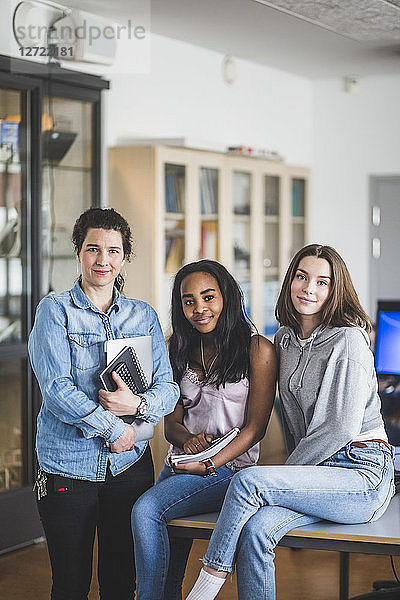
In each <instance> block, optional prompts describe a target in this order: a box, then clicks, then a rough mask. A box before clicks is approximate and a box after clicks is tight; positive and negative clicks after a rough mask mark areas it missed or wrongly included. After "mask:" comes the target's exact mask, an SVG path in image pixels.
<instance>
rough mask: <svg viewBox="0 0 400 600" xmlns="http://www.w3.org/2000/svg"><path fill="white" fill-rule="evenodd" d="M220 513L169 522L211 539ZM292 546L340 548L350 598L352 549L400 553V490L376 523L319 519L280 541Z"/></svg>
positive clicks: (175, 529)
mask: <svg viewBox="0 0 400 600" xmlns="http://www.w3.org/2000/svg"><path fill="white" fill-rule="evenodd" d="M217 517H218V513H207V514H203V515H193V516H191V517H185V518H183V519H174V520H173V521H171V522H170V523H169V524H168V529H169V533H170V535H171V536H175V537H189V538H192V539H209V538H210V536H211V533H212V530H213V529H214V525H215V522H216V520H217ZM279 546H287V547H289V548H310V549H313V550H336V551H338V552H340V588H339V600H348V598H349V553H350V552H357V553H361V554H387V555H390V554H392V555H394V556H400V494H396V496H394V498H392V500H391V502H390V506H389V507H388V509H387V511H386V512H385V514H384V515H383V516H382V517H381V518H380V519H378V520H377V521H374V522H373V523H362V524H360V525H341V524H338V523H331V522H328V521H319V522H318V523H313V524H312V525H307V526H305V527H299V528H297V529H292V530H291V531H289V532H288V533H287V534H286V535H285V536H284V537H283V538H282V539H281V541H280V542H279Z"/></svg>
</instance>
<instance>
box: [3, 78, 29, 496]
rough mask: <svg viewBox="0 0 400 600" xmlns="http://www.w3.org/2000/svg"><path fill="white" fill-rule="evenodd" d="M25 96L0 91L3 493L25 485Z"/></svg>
mask: <svg viewBox="0 0 400 600" xmlns="http://www.w3.org/2000/svg"><path fill="white" fill-rule="evenodd" d="M23 95H24V93H23V92H21V91H18V90H12V89H0V493H4V492H7V491H9V490H12V489H16V488H20V487H22V486H23V484H24V482H25V480H26V474H27V468H28V465H27V461H26V456H25V451H24V450H25V444H26V440H25V438H24V425H23V423H24V410H25V407H26V393H27V379H26V371H27V360H26V356H27V352H26V341H27V319H26V306H27V301H28V298H27V295H28V289H27V271H28V265H29V255H28V251H27V244H26V236H25V231H26V229H25V227H24V221H25V219H26V205H25V202H26V178H27V170H26V162H25V163H23V162H22V161H24V159H25V158H26V157H25V156H24V154H25V152H24V147H25V139H24V138H25V133H24V132H25V128H24V126H22V125H21V121H22V119H21V114H22V105H23V103H24V100H26V95H25V98H23Z"/></svg>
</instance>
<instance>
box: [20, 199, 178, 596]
mask: <svg viewBox="0 0 400 600" xmlns="http://www.w3.org/2000/svg"><path fill="white" fill-rule="evenodd" d="M72 239H73V242H74V244H75V254H76V258H77V261H78V263H79V264H80V266H81V270H82V274H81V276H80V277H79V280H78V281H77V283H76V284H75V285H74V287H73V288H72V289H71V290H68V291H66V292H63V293H61V294H49V295H48V296H46V297H45V298H43V300H42V301H41V302H40V304H39V306H38V308H37V311H36V319H35V324H34V327H33V329H32V332H31V335H30V337H29V345H28V347H29V356H30V359H31V363H32V367H33V370H34V372H35V375H36V377H37V380H38V382H39V385H40V389H41V392H42V396H43V403H42V407H41V410H40V413H39V416H38V422H37V440H36V450H37V455H38V461H39V467H40V469H39V475H38V480H37V482H36V488H37V491H38V508H39V513H40V517H41V520H42V523H43V527H44V530H45V533H46V538H47V544H48V549H49V555H50V560H51V566H52V574H53V586H52V593H51V598H52V599H53V600H64V599H65V600H83V599H85V598H87V594H88V592H89V588H90V582H91V570H92V555H93V541H94V536H95V533H96V529H97V535H98V548H99V551H98V555H99V557H98V576H99V584H100V596H101V598H102V599H103V600H115V598H118V600H132V598H133V593H134V589H135V572H134V566H133V565H134V560H133V543H132V536H131V531H130V513H131V508H132V505H133V504H134V502H135V500H136V499H137V498H138V497H139V496H140V495H141V494H142V493H143V492H144V491H145V490H147V489H148V488H149V487H150V486H151V485H152V483H153V463H152V458H151V453H150V448H149V446H148V442H147V441H142V442H138V443H136V444H135V429H134V427H133V426H132V425H129V424H127V423H125V422H124V421H123V420H122V419H121V418H120V416H123V415H131V414H133V415H134V414H138V413H139V414H140V415H141V417H142V418H143V419H144V420H146V421H148V422H150V423H153V424H155V423H157V422H158V421H159V420H160V418H161V417H162V416H163V415H166V414H168V413H170V412H171V411H172V410H173V409H174V406H175V404H176V401H177V399H178V396H179V389H178V386H177V385H176V384H175V383H174V382H173V377H172V371H171V367H170V363H169V359H168V354H167V351H166V347H165V343H164V337H163V334H162V331H161V327H160V324H159V321H158V318H157V315H156V313H155V311H154V310H153V309H152V308H151V307H150V306H149V305H148V304H146V303H145V302H142V301H139V300H132V299H129V298H126V297H125V296H123V295H121V289H122V285H123V283H124V280H123V278H122V276H121V274H120V270H121V267H122V266H123V264H124V262H125V261H126V260H129V258H130V254H131V251H132V241H131V232H130V228H129V225H128V223H127V222H126V221H125V219H124V218H123V217H122V216H121V215H119V214H118V213H117V212H116V211H114V210H113V209H100V208H91V209H89V210H87V211H86V212H84V213H83V214H82V215H81V216H80V217H79V219H78V220H77V221H76V224H75V227H74V231H73V236H72ZM141 335H143V336H145V335H151V336H152V345H153V348H152V349H153V382H152V386H151V388H149V389H148V390H147V391H146V392H144V393H143V394H142V395H141V396H137V395H134V394H133V393H132V392H131V391H130V390H129V388H128V387H127V386H126V385H125V384H124V383H123V381H122V380H121V379H120V378H119V377H118V375H117V374H114V378H115V381H116V383H117V385H118V388H117V390H116V391H115V392H106V391H105V390H100V391H99V387H100V379H99V374H100V373H101V371H102V370H103V369H104V367H105V366H106V359H105V352H104V342H105V341H106V340H110V339H116V338H124V337H131V336H141ZM115 398H118V404H119V408H120V410H119V412H118V414H119V416H116V415H115V414H112V413H111V412H110V411H109V410H107V407H108V404H109V403H110V402H112V401H113V399H115Z"/></svg>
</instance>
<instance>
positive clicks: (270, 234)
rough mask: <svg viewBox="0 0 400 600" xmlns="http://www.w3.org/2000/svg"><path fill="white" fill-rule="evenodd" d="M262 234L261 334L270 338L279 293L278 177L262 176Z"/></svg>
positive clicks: (275, 327) (276, 326)
mask: <svg viewBox="0 0 400 600" xmlns="http://www.w3.org/2000/svg"><path fill="white" fill-rule="evenodd" d="M263 183H264V203H263V206H264V210H263V220H264V232H263V242H264V244H263V246H264V250H263V307H262V319H263V333H264V335H266V336H272V335H273V334H274V333H275V331H276V330H277V328H278V323H277V321H276V319H275V304H276V300H277V297H278V291H279V215H280V183H281V180H280V177H279V176H275V175H265V176H264V181H263Z"/></svg>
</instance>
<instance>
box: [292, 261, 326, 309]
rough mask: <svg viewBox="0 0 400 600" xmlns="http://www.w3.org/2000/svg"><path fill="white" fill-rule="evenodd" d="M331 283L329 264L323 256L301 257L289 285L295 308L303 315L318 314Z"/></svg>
mask: <svg viewBox="0 0 400 600" xmlns="http://www.w3.org/2000/svg"><path fill="white" fill-rule="evenodd" d="M331 283H332V272H331V266H330V264H329V262H328V261H327V260H325V258H317V257H316V256H306V257H305V258H302V259H301V261H300V262H299V265H298V267H297V270H296V273H295V276H294V278H293V281H292V284H291V287H290V297H291V299H292V302H293V306H294V308H295V310H296V311H297V312H298V313H299V314H300V315H301V316H303V317H309V316H315V315H318V313H319V312H320V311H321V309H322V307H323V306H324V304H325V302H326V301H327V299H328V297H329V294H330V291H331Z"/></svg>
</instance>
